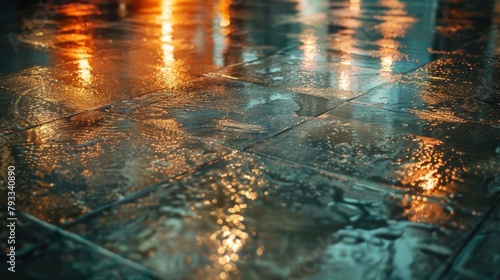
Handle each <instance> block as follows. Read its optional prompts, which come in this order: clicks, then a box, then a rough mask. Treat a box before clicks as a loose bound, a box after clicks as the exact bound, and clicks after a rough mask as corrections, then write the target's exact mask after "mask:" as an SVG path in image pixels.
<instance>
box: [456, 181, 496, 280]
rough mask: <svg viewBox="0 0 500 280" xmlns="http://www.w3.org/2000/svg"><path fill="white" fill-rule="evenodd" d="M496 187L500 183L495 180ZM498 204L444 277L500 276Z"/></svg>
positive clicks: (489, 277)
mask: <svg viewBox="0 0 500 280" xmlns="http://www.w3.org/2000/svg"><path fill="white" fill-rule="evenodd" d="M496 184H497V187H498V185H500V183H499V182H498V181H497V182H496ZM498 244H500V204H497V206H496V207H495V208H494V210H493V212H492V213H490V215H489V216H488V217H487V218H486V219H485V220H484V222H483V223H482V225H481V227H479V229H478V231H477V232H476V233H475V235H474V236H473V237H472V239H471V240H470V241H469V242H468V243H467V245H466V246H465V248H464V249H463V250H462V251H461V252H460V255H459V256H458V257H457V259H456V260H455V262H454V263H453V266H452V269H451V272H450V273H449V274H448V275H447V276H446V279H450V280H452V279H453V280H458V279H498V278H500V254H499V253H498Z"/></svg>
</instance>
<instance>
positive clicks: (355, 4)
mask: <svg viewBox="0 0 500 280" xmlns="http://www.w3.org/2000/svg"><path fill="white" fill-rule="evenodd" d="M349 9H350V10H351V11H354V12H357V11H359V10H360V9H361V0H350V2H349Z"/></svg>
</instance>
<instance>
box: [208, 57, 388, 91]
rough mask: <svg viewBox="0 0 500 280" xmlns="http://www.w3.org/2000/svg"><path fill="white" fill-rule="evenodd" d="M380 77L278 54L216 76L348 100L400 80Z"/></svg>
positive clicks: (375, 73) (368, 71) (366, 70)
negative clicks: (384, 84)
mask: <svg viewBox="0 0 500 280" xmlns="http://www.w3.org/2000/svg"><path fill="white" fill-rule="evenodd" d="M379 74H380V73H379V71H377V70H376V69H369V68H361V67H356V66H350V65H344V64H340V63H331V62H325V61H303V60H300V59H293V58H290V57H288V56H285V55H274V56H271V57H269V58H266V59H262V60H258V61H255V62H251V63H247V64H243V65H237V66H234V67H228V68H225V69H223V70H221V71H220V72H218V73H213V75H221V76H226V77H231V78H234V79H238V80H242V81H247V82H252V83H257V84H263V85H267V86H272V87H278V88H283V89H287V90H292V91H296V92H302V93H307V94H312V95H320V96H324V97H329V98H333V99H344V100H347V99H351V98H354V97H356V96H358V95H359V94H360V93H362V92H365V91H367V90H369V89H372V88H374V87H376V86H378V85H380V84H383V83H385V82H388V81H392V80H394V79H395V78H396V76H391V75H379Z"/></svg>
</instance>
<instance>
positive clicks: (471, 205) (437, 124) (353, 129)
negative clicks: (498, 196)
mask: <svg viewBox="0 0 500 280" xmlns="http://www.w3.org/2000/svg"><path fill="white" fill-rule="evenodd" d="M499 144H500V130H498V129H493V128H490V127H488V126H484V125H478V124H463V123H448V122H443V121H437V120H432V119H431V120H426V119H422V118H419V117H418V116H415V115H411V114H405V113H398V112H393V111H388V110H381V109H377V108H373V107H369V106H362V105H353V104H346V105H343V106H341V107H339V108H337V109H335V110H333V111H331V112H329V113H327V114H324V115H322V116H320V117H318V118H316V119H314V120H312V121H310V122H308V123H305V124H303V125H301V126H298V127H296V128H294V129H293V130H290V131H288V132H285V133H283V134H280V135H278V136H275V137H273V138H271V139H269V140H267V141H265V142H262V143H260V144H257V145H256V146H254V147H252V148H251V150H252V151H255V152H258V153H260V154H266V155H271V156H275V157H278V158H282V159H285V160H288V161H292V162H297V163H301V164H306V165H309V166H312V167H315V168H319V169H322V170H327V171H331V172H340V173H343V174H347V175H349V176H355V177H358V178H364V179H368V180H372V181H378V182H384V183H387V184H393V185H395V186H397V187H399V188H402V189H407V190H410V191H411V192H412V193H414V194H416V195H429V196H438V197H446V198H447V199H448V202H449V207H451V208H454V207H455V206H460V207H465V208H468V209H470V210H474V211H486V210H488V209H489V205H490V203H491V202H490V201H491V199H493V198H494V193H492V194H491V195H490V191H489V190H488V186H487V185H486V184H485V180H486V179H488V178H496V177H497V176H498V175H499V173H498V170H500V169H499V168H498V167H499V165H498V164H499V162H500V161H499V154H498V152H499V151H500V150H499Z"/></svg>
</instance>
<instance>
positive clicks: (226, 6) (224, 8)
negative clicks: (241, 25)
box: [219, 0, 233, 27]
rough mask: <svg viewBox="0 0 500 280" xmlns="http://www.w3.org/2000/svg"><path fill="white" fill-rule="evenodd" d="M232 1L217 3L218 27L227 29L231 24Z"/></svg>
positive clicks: (222, 0) (226, 0)
mask: <svg viewBox="0 0 500 280" xmlns="http://www.w3.org/2000/svg"><path fill="white" fill-rule="evenodd" d="M232 2H233V0H220V2H219V15H220V26H221V27H227V26H229V25H230V24H231V3H232Z"/></svg>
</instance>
